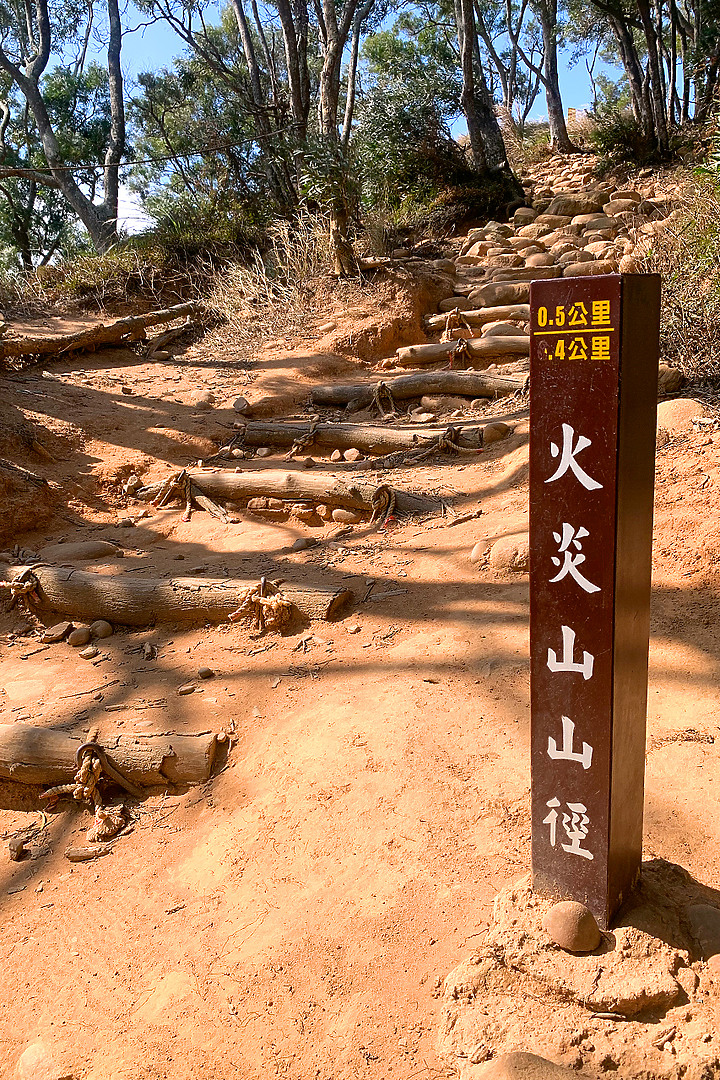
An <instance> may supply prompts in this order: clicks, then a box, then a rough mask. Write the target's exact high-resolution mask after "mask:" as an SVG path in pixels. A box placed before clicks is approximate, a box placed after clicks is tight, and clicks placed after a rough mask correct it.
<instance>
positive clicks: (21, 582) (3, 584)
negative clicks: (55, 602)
mask: <svg viewBox="0 0 720 1080" xmlns="http://www.w3.org/2000/svg"><path fill="white" fill-rule="evenodd" d="M39 588H40V582H39V581H38V579H37V578H36V577H35V574H33V572H32V570H30V569H27V570H23V572H22V574H19V575H18V576H17V577H16V578H15V580H14V581H0V589H6V590H7V591H8V592H9V593H10V597H11V599H10V610H12V609H13V608H14V607H15V605H16V604H18V605H19V606H20V607H21V608H25V610H26V611H31V610H32V604H33V603H35V604H39V603H40V596H39V594H38V589H39Z"/></svg>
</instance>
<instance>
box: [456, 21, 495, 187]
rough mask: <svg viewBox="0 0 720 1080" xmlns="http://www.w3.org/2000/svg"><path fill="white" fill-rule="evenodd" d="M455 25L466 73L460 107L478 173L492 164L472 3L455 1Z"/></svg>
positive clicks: (462, 66)
mask: <svg viewBox="0 0 720 1080" xmlns="http://www.w3.org/2000/svg"><path fill="white" fill-rule="evenodd" d="M455 22H456V24H457V37H458V49H459V51H460V69H461V71H462V92H461V94H460V105H461V107H462V111H463V113H464V115H465V120H466V122H467V128H468V138H469V139H470V150H471V152H472V157H473V163H474V165H475V168H476V169H478V170H482V169H486V168H487V167H488V160H487V156H486V153H485V143H484V140H483V131H482V126H481V123H480V117H479V115H478V107H477V100H476V96H475V73H474V63H473V61H474V46H475V36H476V32H475V11H474V8H473V4H472V0H455Z"/></svg>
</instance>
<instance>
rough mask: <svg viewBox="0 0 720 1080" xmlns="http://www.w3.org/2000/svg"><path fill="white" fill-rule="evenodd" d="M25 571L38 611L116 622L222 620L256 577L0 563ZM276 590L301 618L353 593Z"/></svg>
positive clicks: (321, 613)
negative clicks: (34, 587)
mask: <svg viewBox="0 0 720 1080" xmlns="http://www.w3.org/2000/svg"><path fill="white" fill-rule="evenodd" d="M26 570H31V572H32V574H33V575H34V577H35V578H37V580H38V583H39V588H38V592H39V595H40V603H39V604H38V605H37V611H38V612H39V613H50V612H52V613H53V615H54V614H59V615H68V616H71V617H72V618H74V619H81V620H90V619H107V620H108V622H113V623H115V624H116V625H120V626H151V625H154V624H155V623H162V622H169V623H202V622H223V621H224V620H225V619H227V617H228V615H231V614H232V613H233V612H234V611H236V610H237V608H238V607H239V606H240V604H241V603H242V601H243V599H244V597H245V594H246V592H247V589H248V587H249V586H254V585H256V584H257V582H258V579H257V578H254V579H239V578H215V579H213V578H172V579H170V578H168V579H164V580H162V581H161V580H159V579H156V580H151V579H144V580H143V581H140V580H139V579H138V578H131V579H129V578H127V577H124V576H123V577H121V576H120V575H113V576H108V575H105V574H93V573H90V572H88V571H82V570H74V569H68V568H66V567H61V566H57V567H56V566H42V565H36V566H33V567H26V566H22V567H18V566H13V567H12V568H9V567H6V566H3V565H2V564H0V581H13V580H15V578H16V577H18V576H19V575H20V574H22V573H23V572H24V571H26ZM282 593H283V595H284V596H286V597H287V599H288V600H290V601H291V603H292V604H293V606H294V607H296V608H297V610H298V612H299V613H300V615H302V616H303V617H305V618H307V619H325V620H329V619H333V618H335V617H336V616H337V615H338V614H339V612H340V611H341V610H342V608H344V607H345V605H346V603H347V602H348V601H349V600H350V599H351V598H352V595H353V594H352V592H351V591H350V590H349V589H346V588H344V587H341V586H337V585H305V584H297V585H293V584H290V583H288V582H286V581H284V582H283V583H282ZM33 610H35V606H34V605H33Z"/></svg>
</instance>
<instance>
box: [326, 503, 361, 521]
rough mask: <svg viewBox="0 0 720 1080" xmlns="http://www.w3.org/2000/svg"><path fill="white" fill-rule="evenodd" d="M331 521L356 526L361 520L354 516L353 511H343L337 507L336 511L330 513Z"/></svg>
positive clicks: (357, 515) (358, 516)
mask: <svg viewBox="0 0 720 1080" xmlns="http://www.w3.org/2000/svg"><path fill="white" fill-rule="evenodd" d="M332 519H333V521H339V522H341V523H342V524H343V525H357V524H358V522H360V521H361V520H362V518H361V517H360V515H359V514H356V513H355V511H354V510H343V509H342V507H338V509H337V510H333V512H332Z"/></svg>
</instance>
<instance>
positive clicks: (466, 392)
mask: <svg viewBox="0 0 720 1080" xmlns="http://www.w3.org/2000/svg"><path fill="white" fill-rule="evenodd" d="M442 318H444V316H442ZM525 382H526V380H525V379H524V378H517V377H515V376H510V375H485V374H483V375H476V374H470V373H466V372H461V371H423V372H418V373H417V374H412V375H398V376H396V377H395V378H393V379H387V380H385V382H384V383H380V382H377V381H376V382H372V383H345V384H329V385H327V386H316V387H314V389H313V390H311V391H310V400H311V401H312V403H313V405H347V404H348V403H349V402H351V401H352V402H353V403H354V404H355V405H356V406H357V408H359V409H362V408H365V407H366V406H368V405H371V404H372V402H373V400H374V398H375V396H376V394H377V393H378V390H379V388H380V387H381V386H382V385H384V386H385V387H386V388H387V389H388V390H389V391H390V393H391V395H392V397H393V398H394V399H395V400H396V401H407V400H408V399H411V398H421V397H423V396H424V395H425V394H452V395H454V396H460V397H468V398H480V397H483V398H498V397H505V396H507V395H509V394H515V393H517V392H518V391H519V390H523V389H524V387H525Z"/></svg>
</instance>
